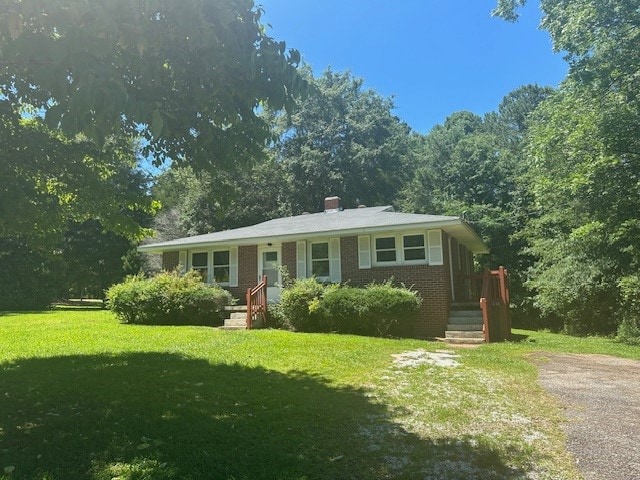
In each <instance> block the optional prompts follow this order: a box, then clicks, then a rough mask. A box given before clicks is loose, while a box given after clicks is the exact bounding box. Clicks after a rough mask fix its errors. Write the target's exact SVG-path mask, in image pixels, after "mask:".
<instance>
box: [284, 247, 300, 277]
mask: <svg viewBox="0 0 640 480" xmlns="http://www.w3.org/2000/svg"><path fill="white" fill-rule="evenodd" d="M282 266H284V267H287V271H288V272H289V277H290V278H291V279H294V278H296V271H297V263H296V242H286V243H283V244H282Z"/></svg>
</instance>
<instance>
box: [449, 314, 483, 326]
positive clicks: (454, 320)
mask: <svg viewBox="0 0 640 480" xmlns="http://www.w3.org/2000/svg"><path fill="white" fill-rule="evenodd" d="M449 323H450V324H451V325H476V324H478V323H482V317H454V316H450V317H449Z"/></svg>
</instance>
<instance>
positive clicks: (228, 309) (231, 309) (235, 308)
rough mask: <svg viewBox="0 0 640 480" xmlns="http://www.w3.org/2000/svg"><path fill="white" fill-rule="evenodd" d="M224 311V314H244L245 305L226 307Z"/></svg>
mask: <svg viewBox="0 0 640 480" xmlns="http://www.w3.org/2000/svg"><path fill="white" fill-rule="evenodd" d="M224 311H225V312H246V311H247V306H246V305H227V306H226V307H224Z"/></svg>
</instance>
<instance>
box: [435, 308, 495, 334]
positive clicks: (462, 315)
mask: <svg viewBox="0 0 640 480" xmlns="http://www.w3.org/2000/svg"><path fill="white" fill-rule="evenodd" d="M438 340H441V341H443V342H445V343H452V344H478V343H484V334H483V333H482V312H481V311H480V309H479V308H478V307H477V306H475V307H474V306H471V305H466V304H465V305H456V304H453V305H452V306H451V311H450V312H449V323H448V324H447V331H446V332H445V336H444V338H439V339H438Z"/></svg>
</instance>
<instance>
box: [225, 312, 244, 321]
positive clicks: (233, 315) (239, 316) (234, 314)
mask: <svg viewBox="0 0 640 480" xmlns="http://www.w3.org/2000/svg"><path fill="white" fill-rule="evenodd" d="M229 318H232V319H234V320H238V319H239V320H242V319H244V320H246V319H247V311H246V310H245V311H244V312H231V315H229Z"/></svg>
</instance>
